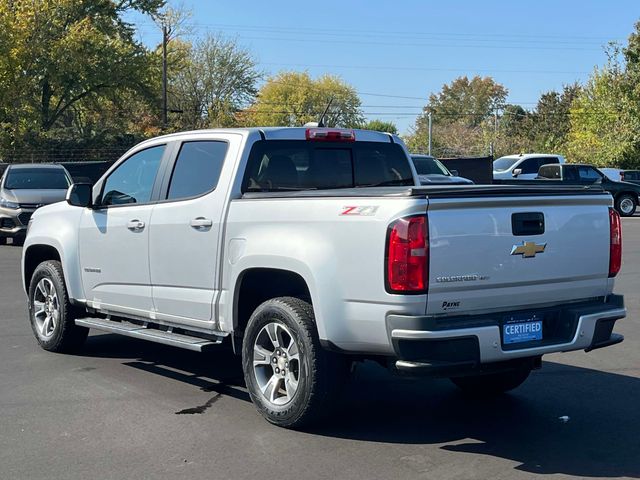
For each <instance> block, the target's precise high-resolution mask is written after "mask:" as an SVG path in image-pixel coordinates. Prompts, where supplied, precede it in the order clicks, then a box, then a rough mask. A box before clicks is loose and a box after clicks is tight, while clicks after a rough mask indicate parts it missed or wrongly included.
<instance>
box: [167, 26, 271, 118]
mask: <svg viewBox="0 0 640 480" xmlns="http://www.w3.org/2000/svg"><path fill="white" fill-rule="evenodd" d="M180 48H182V49H183V50H184V51H183V53H182V55H180V56H181V57H182V61H181V63H180V64H179V65H178V66H177V67H175V68H174V73H173V74H172V76H171V80H170V84H169V87H170V101H171V108H172V109H173V110H177V111H179V112H180V113H179V114H177V115H176V116H175V120H174V121H173V124H174V125H175V126H176V127H177V128H180V129H194V128H205V127H231V126H237V124H238V120H237V118H236V115H237V113H238V112H239V111H241V110H242V109H244V108H246V107H247V106H249V105H250V103H251V102H253V100H254V99H255V95H256V93H257V92H258V89H257V85H256V84H257V82H258V80H259V79H260V78H261V76H262V74H261V72H260V71H259V70H258V69H257V62H256V60H255V59H254V57H253V55H252V54H251V53H250V52H249V51H247V50H246V49H244V48H242V47H240V46H239V45H238V44H237V43H236V42H235V41H234V40H229V39H225V38H223V37H220V36H214V35H208V36H206V37H204V38H203V39H201V40H197V41H196V42H195V43H194V44H193V45H189V44H184V43H183V44H178V47H177V48H174V51H175V50H179V49H180Z"/></svg>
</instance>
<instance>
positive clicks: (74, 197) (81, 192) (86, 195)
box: [67, 183, 93, 208]
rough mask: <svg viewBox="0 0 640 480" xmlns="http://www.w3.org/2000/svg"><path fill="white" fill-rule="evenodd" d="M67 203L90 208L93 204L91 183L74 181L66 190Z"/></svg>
mask: <svg viewBox="0 0 640 480" xmlns="http://www.w3.org/2000/svg"><path fill="white" fill-rule="evenodd" d="M67 203H68V204H69V205H72V206H74V207H85V208H91V207H92V206H93V185H91V184H90V183H74V184H73V185H71V186H70V187H69V190H67Z"/></svg>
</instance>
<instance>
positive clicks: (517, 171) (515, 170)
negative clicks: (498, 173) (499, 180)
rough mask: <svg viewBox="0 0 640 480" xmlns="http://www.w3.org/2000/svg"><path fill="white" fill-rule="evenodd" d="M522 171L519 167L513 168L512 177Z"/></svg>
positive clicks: (515, 176)
mask: <svg viewBox="0 0 640 480" xmlns="http://www.w3.org/2000/svg"><path fill="white" fill-rule="evenodd" d="M521 173H522V169H521V168H516V169H514V170H513V173H512V174H511V175H513V177H514V178H517V177H518V175H520V174H521Z"/></svg>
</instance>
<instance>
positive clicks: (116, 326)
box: [76, 317, 223, 352]
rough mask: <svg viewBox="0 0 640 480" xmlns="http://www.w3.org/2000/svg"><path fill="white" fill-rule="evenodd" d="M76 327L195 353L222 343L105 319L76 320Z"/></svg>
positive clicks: (220, 338) (217, 340)
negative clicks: (102, 331)
mask: <svg viewBox="0 0 640 480" xmlns="http://www.w3.org/2000/svg"><path fill="white" fill-rule="evenodd" d="M76 325H79V326H81V327H87V328H95V329H98V330H104V331H105V332H111V333H117V334H119V335H125V336H127V337H133V338H140V339H142V340H148V341H150V342H156V343H162V344H164V345H171V346H173V347H180V348H186V349H187V350H193V351H196V352H203V351H205V350H208V349H209V348H210V347H212V346H213V345H218V344H219V343H222V339H223V337H217V338H216V339H214V340H211V339H208V338H200V337H192V336H190V335H184V334H180V333H174V332H173V331H171V330H169V331H165V330H158V329H157V328H149V327H146V326H144V325H139V324H136V323H129V322H119V321H115V320H110V319H107V318H93V317H91V318H78V319H76Z"/></svg>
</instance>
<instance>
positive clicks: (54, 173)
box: [4, 168, 69, 190]
mask: <svg viewBox="0 0 640 480" xmlns="http://www.w3.org/2000/svg"><path fill="white" fill-rule="evenodd" d="M4 188H6V189H8V190H66V189H67V188H69V179H68V178H67V175H66V174H65V172H64V171H63V170H61V169H51V168H20V169H15V170H13V169H12V170H9V172H8V173H7V179H6V180H5V182H4Z"/></svg>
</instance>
